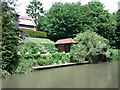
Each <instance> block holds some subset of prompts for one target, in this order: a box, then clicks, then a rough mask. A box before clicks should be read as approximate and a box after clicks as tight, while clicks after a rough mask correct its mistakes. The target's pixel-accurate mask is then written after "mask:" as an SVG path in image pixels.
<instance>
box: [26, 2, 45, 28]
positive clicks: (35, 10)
mask: <svg viewBox="0 0 120 90" xmlns="http://www.w3.org/2000/svg"><path fill="white" fill-rule="evenodd" d="M26 13H27V14H28V16H31V17H32V18H33V20H34V22H35V24H36V26H37V27H38V29H39V30H42V29H43V28H42V27H43V25H42V20H43V17H44V13H45V11H44V10H43V7H42V3H41V2H40V1H38V0H33V1H31V2H30V4H29V5H28V6H27V9H26ZM38 25H39V26H38Z"/></svg>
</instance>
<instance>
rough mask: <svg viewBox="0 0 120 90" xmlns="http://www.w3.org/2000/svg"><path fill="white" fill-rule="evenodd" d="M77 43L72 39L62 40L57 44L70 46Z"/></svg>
mask: <svg viewBox="0 0 120 90" xmlns="http://www.w3.org/2000/svg"><path fill="white" fill-rule="evenodd" d="M70 43H76V42H75V41H74V40H73V39H72V38H66V39H60V40H58V41H57V42H56V43H55V44H70Z"/></svg>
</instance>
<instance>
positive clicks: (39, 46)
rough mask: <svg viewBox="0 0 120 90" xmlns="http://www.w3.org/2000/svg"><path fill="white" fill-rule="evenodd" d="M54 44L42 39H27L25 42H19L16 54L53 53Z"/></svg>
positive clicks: (54, 50) (54, 49)
mask: <svg viewBox="0 0 120 90" xmlns="http://www.w3.org/2000/svg"><path fill="white" fill-rule="evenodd" d="M55 52H56V48H55V47H54V42H53V41H51V40H49V39H43V38H28V40H27V41H24V40H23V41H21V42H20V45H19V48H18V53H20V54H37V53H38V54H45V53H55Z"/></svg>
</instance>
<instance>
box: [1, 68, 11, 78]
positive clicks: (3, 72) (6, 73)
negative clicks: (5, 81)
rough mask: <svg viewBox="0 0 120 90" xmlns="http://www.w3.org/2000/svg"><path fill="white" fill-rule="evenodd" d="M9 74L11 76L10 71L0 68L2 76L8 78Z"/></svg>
mask: <svg viewBox="0 0 120 90" xmlns="http://www.w3.org/2000/svg"><path fill="white" fill-rule="evenodd" d="M8 76H10V73H9V72H7V71H6V70H0V78H7V77H8Z"/></svg>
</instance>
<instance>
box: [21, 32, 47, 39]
mask: <svg viewBox="0 0 120 90" xmlns="http://www.w3.org/2000/svg"><path fill="white" fill-rule="evenodd" d="M23 32H24V33H26V34H28V35H29V36H30V37H36V38H46V37H47V34H46V32H43V31H31V30H23Z"/></svg>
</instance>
